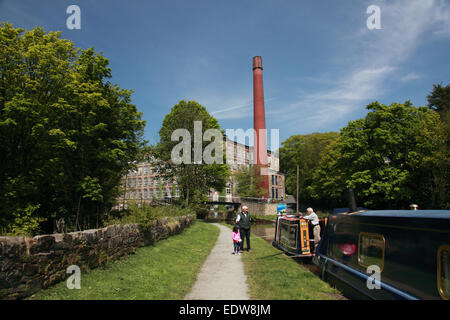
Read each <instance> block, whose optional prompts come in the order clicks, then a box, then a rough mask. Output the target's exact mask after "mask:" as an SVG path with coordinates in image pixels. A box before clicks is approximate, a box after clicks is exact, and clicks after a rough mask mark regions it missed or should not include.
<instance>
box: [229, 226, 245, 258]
mask: <svg viewBox="0 0 450 320" xmlns="http://www.w3.org/2000/svg"><path fill="white" fill-rule="evenodd" d="M231 237H232V238H233V243H234V254H235V255H238V254H239V247H240V244H239V242H241V241H242V240H241V235H240V233H239V228H238V227H237V226H234V228H233V233H232V234H231Z"/></svg>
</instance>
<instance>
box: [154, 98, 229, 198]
mask: <svg viewBox="0 0 450 320" xmlns="http://www.w3.org/2000/svg"><path fill="white" fill-rule="evenodd" d="M195 121H199V122H200V123H201V137H200V139H201V140H202V143H201V151H200V152H203V150H205V147H206V146H208V145H209V144H211V143H213V142H214V143H219V148H221V149H222V150H223V141H222V136H220V139H219V140H220V141H215V140H214V141H212V142H210V141H203V136H204V134H205V132H206V131H207V130H208V129H217V130H221V129H220V126H219V123H218V122H217V120H216V119H215V118H214V117H212V116H211V115H210V114H209V113H208V111H207V110H206V108H205V107H204V106H202V105H200V104H199V103H197V102H195V101H189V102H186V101H184V100H182V101H180V102H179V103H178V104H176V105H175V106H173V107H172V109H171V111H170V113H168V114H167V115H166V116H165V118H164V120H163V123H162V126H161V129H160V130H159V136H160V142H159V143H158V144H157V146H156V149H155V150H156V156H157V158H158V159H159V166H158V170H159V172H160V173H161V174H164V175H165V176H166V177H168V178H170V177H176V179H177V182H178V185H179V187H180V191H181V195H182V196H183V198H184V199H185V201H186V204H189V203H193V202H198V201H200V200H201V198H202V195H205V194H207V193H208V192H209V190H210V189H211V188H214V189H215V190H218V191H221V190H223V189H224V188H225V185H226V181H227V179H228V177H229V175H230V170H229V168H228V166H227V165H226V160H225V154H224V153H223V156H222V161H221V162H222V163H212V164H206V163H204V162H203V161H202V163H194V162H195V152H194V138H195V134H194V133H195V132H194V122H195ZM177 129H185V130H187V132H188V134H189V136H190V139H191V140H190V143H188V145H189V146H188V149H187V150H188V151H187V152H189V153H190V154H189V157H190V159H191V162H192V163H180V164H175V163H174V162H173V161H172V150H174V148H175V147H176V146H177V145H179V143H180V142H179V141H178V140H177V141H172V134H173V133H174V131H175V130H177ZM221 132H222V131H221ZM202 155H203V153H202ZM214 155H215V153H214ZM183 156H186V155H185V154H184V152H183Z"/></svg>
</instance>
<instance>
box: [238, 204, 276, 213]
mask: <svg viewBox="0 0 450 320" xmlns="http://www.w3.org/2000/svg"><path fill="white" fill-rule="evenodd" d="M242 205H246V206H247V207H248V212H250V214H252V215H254V216H268V215H273V214H277V204H276V203H264V202H243V203H242ZM241 208H242V207H241Z"/></svg>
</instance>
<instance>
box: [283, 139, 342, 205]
mask: <svg viewBox="0 0 450 320" xmlns="http://www.w3.org/2000/svg"><path fill="white" fill-rule="evenodd" d="M338 137H339V134H338V133H337V132H327V133H312V134H308V135H294V136H291V137H289V138H288V139H286V140H285V141H284V142H283V143H282V147H281V148H280V171H281V172H283V173H285V174H286V193H288V194H292V195H294V197H295V196H296V193H297V165H298V166H299V202H300V203H304V204H308V205H307V206H309V205H314V204H316V203H315V202H314V200H315V199H314V197H312V195H311V192H310V190H309V189H308V188H307V187H308V186H310V185H311V184H312V183H313V172H314V171H315V170H316V168H317V167H318V164H319V162H320V160H321V159H322V157H323V156H325V155H326V154H327V151H326V150H327V147H328V146H330V145H331V144H333V143H334V142H335V141H336V140H337V139H338Z"/></svg>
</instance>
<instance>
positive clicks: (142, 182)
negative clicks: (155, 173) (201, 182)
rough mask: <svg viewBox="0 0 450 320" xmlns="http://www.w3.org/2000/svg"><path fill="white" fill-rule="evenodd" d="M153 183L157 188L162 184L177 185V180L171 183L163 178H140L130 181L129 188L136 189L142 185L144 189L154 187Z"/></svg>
mask: <svg viewBox="0 0 450 320" xmlns="http://www.w3.org/2000/svg"><path fill="white" fill-rule="evenodd" d="M153 183H154V184H155V186H159V185H160V184H162V185H164V184H166V185H168V186H170V185H171V184H172V183H176V180H174V181H173V182H171V181H166V180H165V179H164V178H163V177H160V178H159V179H153V178H151V177H150V178H143V179H142V178H138V179H128V184H127V186H128V187H136V185H137V186H138V187H142V185H143V186H144V187H146V186H153Z"/></svg>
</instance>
